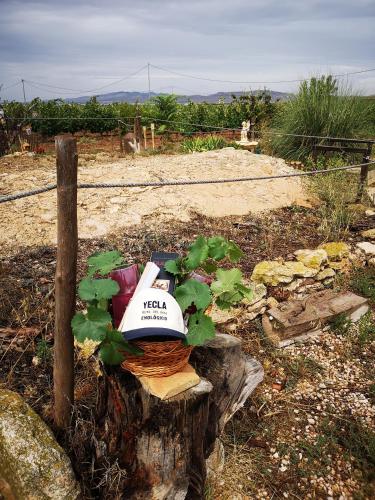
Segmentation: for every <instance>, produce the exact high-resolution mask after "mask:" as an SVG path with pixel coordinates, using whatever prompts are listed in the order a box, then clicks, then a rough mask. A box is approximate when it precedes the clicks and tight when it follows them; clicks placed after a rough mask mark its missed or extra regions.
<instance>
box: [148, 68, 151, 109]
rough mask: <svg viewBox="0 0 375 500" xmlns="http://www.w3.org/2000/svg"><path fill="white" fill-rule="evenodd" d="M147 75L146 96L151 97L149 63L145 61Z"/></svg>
mask: <svg viewBox="0 0 375 500" xmlns="http://www.w3.org/2000/svg"><path fill="white" fill-rule="evenodd" d="M147 77H148V98H149V100H150V99H151V78H150V63H147Z"/></svg>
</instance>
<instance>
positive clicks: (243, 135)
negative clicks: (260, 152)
mask: <svg viewBox="0 0 375 500" xmlns="http://www.w3.org/2000/svg"><path fill="white" fill-rule="evenodd" d="M249 130H250V122H249V121H247V122H242V130H241V140H240V142H242V143H247V142H249V140H248V138H247V133H248V131H249Z"/></svg>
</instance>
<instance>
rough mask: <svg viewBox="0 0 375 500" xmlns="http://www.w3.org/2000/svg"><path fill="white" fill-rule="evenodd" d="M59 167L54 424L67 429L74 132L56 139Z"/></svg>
mask: <svg viewBox="0 0 375 500" xmlns="http://www.w3.org/2000/svg"><path fill="white" fill-rule="evenodd" d="M55 147H56V169H57V258H56V276H55V340H54V366H53V382H54V398H55V407H54V410H55V423H56V425H57V426H58V427H59V428H61V429H66V428H67V427H68V426H69V424H70V421H71V411H72V405H73V401H74V343H73V333H72V328H71V326H70V322H71V320H72V317H73V315H74V311H75V302H76V273H77V247H78V230H77V165H78V155H77V144H76V140H75V139H74V138H73V137H72V136H71V135H59V136H57V137H56V138H55Z"/></svg>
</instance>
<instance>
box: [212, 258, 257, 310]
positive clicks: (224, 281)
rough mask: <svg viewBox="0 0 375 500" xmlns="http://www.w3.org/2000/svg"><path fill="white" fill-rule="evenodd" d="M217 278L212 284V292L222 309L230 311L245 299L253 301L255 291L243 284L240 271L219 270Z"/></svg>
mask: <svg viewBox="0 0 375 500" xmlns="http://www.w3.org/2000/svg"><path fill="white" fill-rule="evenodd" d="M216 278H217V280H216V281H214V282H213V283H212V284H211V290H212V292H213V293H214V295H215V296H216V304H217V306H218V307H219V308H220V309H229V308H230V307H232V305H234V304H236V303H238V302H240V301H241V300H242V299H243V298H244V297H246V298H247V299H249V300H251V299H252V296H253V291H252V290H251V289H250V288H247V287H246V286H245V285H243V284H242V273H241V271H240V270H239V269H236V268H234V269H229V270H226V269H218V270H217V271H216Z"/></svg>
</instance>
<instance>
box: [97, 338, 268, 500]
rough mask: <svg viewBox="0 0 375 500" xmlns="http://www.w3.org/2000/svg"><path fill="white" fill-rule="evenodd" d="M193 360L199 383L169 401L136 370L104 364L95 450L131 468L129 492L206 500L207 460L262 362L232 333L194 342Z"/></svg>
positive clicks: (160, 497) (176, 499) (125, 492)
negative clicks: (153, 390)
mask: <svg viewBox="0 0 375 500" xmlns="http://www.w3.org/2000/svg"><path fill="white" fill-rule="evenodd" d="M190 362H191V364H192V365H193V366H194V367H195V369H196V371H197V373H198V374H199V375H200V377H201V381H200V383H199V384H198V385H197V386H195V387H193V388H191V389H189V390H187V391H185V392H183V393H181V394H179V395H177V396H175V397H173V398H170V399H168V400H165V401H161V400H160V399H158V398H156V397H154V396H152V395H150V394H148V393H147V392H146V391H145V390H144V389H143V388H142V385H141V384H140V382H139V381H138V380H137V379H136V377H134V376H133V375H131V374H130V373H128V372H125V371H123V370H121V369H120V368H117V367H116V368H113V367H111V368H108V367H106V369H105V374H104V379H103V388H102V391H101V398H100V401H99V405H98V416H99V428H100V438H99V442H98V443H97V450H101V451H100V452H99V455H101V454H102V455H103V454H104V453H105V454H106V455H109V456H111V458H117V459H118V463H119V465H120V467H122V468H124V469H125V470H126V471H127V477H126V479H125V481H124V482H123V498H127V499H132V500H133V499H134V500H135V499H137V500H141V499H148V500H149V499H157V500H172V499H173V500H183V499H185V498H188V499H202V498H204V484H205V480H206V460H207V459H208V458H209V456H210V454H211V453H212V452H213V450H214V447H215V442H216V440H217V438H218V437H219V436H220V434H221V433H222V431H223V429H224V426H225V423H226V422H227V421H228V420H229V419H230V418H231V417H232V416H233V415H234V413H235V412H236V411H237V410H238V409H239V408H241V406H243V404H244V403H245V401H246V399H247V398H248V397H249V395H250V394H251V392H252V391H253V390H254V389H255V387H256V386H257V385H258V384H259V383H260V382H261V381H262V379H263V369H262V367H261V365H260V364H259V363H258V362H257V361H255V360H254V359H252V358H250V357H249V356H247V355H246V354H244V353H243V351H242V350H241V341H240V340H239V339H237V338H235V337H232V336H230V335H226V334H217V335H216V337H215V339H214V340H212V341H211V342H209V343H207V344H206V345H205V346H204V347H197V348H195V349H194V351H193V353H192V355H191V359H190ZM103 450H104V451H103ZM99 458H100V457H99Z"/></svg>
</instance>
